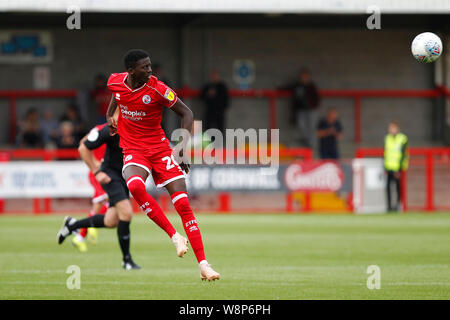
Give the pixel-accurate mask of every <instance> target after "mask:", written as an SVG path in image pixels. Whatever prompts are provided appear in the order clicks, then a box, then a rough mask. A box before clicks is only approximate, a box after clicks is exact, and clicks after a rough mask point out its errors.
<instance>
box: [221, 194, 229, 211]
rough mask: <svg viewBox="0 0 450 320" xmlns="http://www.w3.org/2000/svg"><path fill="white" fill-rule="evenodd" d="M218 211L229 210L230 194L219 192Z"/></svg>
mask: <svg viewBox="0 0 450 320" xmlns="http://www.w3.org/2000/svg"><path fill="white" fill-rule="evenodd" d="M219 212H221V213H229V212H230V194H229V193H227V192H223V193H220V194H219Z"/></svg>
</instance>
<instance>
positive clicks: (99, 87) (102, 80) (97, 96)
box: [90, 74, 112, 124]
mask: <svg viewBox="0 0 450 320" xmlns="http://www.w3.org/2000/svg"><path fill="white" fill-rule="evenodd" d="M106 84H107V80H106V77H105V75H103V74H98V75H97V76H96V77H95V79H94V88H93V89H92V90H91V92H90V95H91V99H92V100H93V101H94V103H95V106H96V108H97V124H102V123H105V122H106V111H107V110H108V107H109V102H110V101H111V95H112V93H111V91H109V89H108V87H107V85H106Z"/></svg>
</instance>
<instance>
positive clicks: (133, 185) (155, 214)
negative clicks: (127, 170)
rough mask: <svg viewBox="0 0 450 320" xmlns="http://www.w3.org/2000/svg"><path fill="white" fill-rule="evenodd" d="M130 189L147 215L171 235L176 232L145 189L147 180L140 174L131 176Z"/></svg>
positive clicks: (128, 184)
mask: <svg viewBox="0 0 450 320" xmlns="http://www.w3.org/2000/svg"><path fill="white" fill-rule="evenodd" d="M127 186H128V190H130V192H131V194H132V195H133V198H134V199H135V200H136V202H137V203H138V204H139V206H140V207H141V209H142V210H143V211H144V212H145V214H146V215H147V217H149V218H150V219H152V220H153V222H155V223H156V224H157V225H158V226H159V227H160V228H161V229H163V230H164V231H165V232H166V233H167V234H168V235H169V237H171V238H172V236H173V235H174V234H175V233H176V230H175V229H174V227H173V226H172V224H171V223H170V221H169V220H168V219H167V217H166V216H165V214H164V213H163V212H162V210H161V208H160V206H159V205H158V203H157V202H156V201H155V199H153V198H152V197H151V196H150V195H149V194H148V193H147V190H146V189H145V181H144V179H142V178H141V177H140V176H138V175H135V176H131V177H130V178H129V179H128V180H127Z"/></svg>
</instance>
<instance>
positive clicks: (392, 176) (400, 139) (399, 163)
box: [384, 122, 409, 211]
mask: <svg viewBox="0 0 450 320" xmlns="http://www.w3.org/2000/svg"><path fill="white" fill-rule="evenodd" d="M388 132H389V133H388V134H387V135H386V137H385V139H384V168H385V169H386V173H387V185H386V192H387V207H388V211H398V210H399V209H400V206H401V191H400V190H401V172H402V171H404V170H407V169H408V162H409V156H408V151H407V146H408V137H407V136H406V135H405V134H403V133H401V132H400V126H399V125H398V123H396V122H390V123H389V127H388ZM392 182H394V184H395V185H396V192H397V202H396V204H395V205H394V206H393V205H392V204H391V184H392Z"/></svg>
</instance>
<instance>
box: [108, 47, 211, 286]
mask: <svg viewBox="0 0 450 320" xmlns="http://www.w3.org/2000/svg"><path fill="white" fill-rule="evenodd" d="M124 63H125V68H126V70H127V71H126V72H123V73H113V74H112V75H111V76H110V77H109V79H108V88H109V90H110V91H111V92H112V93H113V95H112V98H111V102H110V105H109V108H108V111H107V114H106V118H107V120H108V124H109V126H110V128H111V130H117V133H118V134H119V136H120V147H121V148H122V150H123V156H124V161H123V169H122V173H123V176H124V178H125V180H126V181H127V185H128V189H129V190H130V192H131V194H132V195H133V198H134V199H135V200H136V201H137V203H138V204H139V205H140V207H141V209H142V210H143V211H144V212H145V213H146V214H147V216H148V217H149V218H150V219H152V220H153V221H154V222H155V223H156V224H157V225H158V226H159V227H160V228H162V229H163V230H164V231H165V232H166V233H167V235H168V236H169V237H170V238H171V239H172V241H173V243H174V245H175V247H176V249H177V254H178V256H179V257H183V255H184V254H185V253H186V251H187V243H188V241H187V240H186V238H184V237H183V236H181V235H180V234H179V233H178V232H177V231H176V230H175V229H174V227H173V226H172V224H171V223H170V222H169V220H168V219H167V217H166V216H165V214H164V213H163V212H162V210H161V208H160V207H159V205H158V203H157V202H156V201H155V199H153V198H152V197H151V196H150V195H149V194H148V193H147V191H146V188H145V181H146V179H147V177H148V176H149V175H150V174H151V175H152V178H153V180H154V182H155V185H156V186H157V187H158V188H162V187H165V188H166V189H167V191H168V192H169V194H170V196H171V198H172V202H173V204H174V207H175V209H176V211H177V212H178V214H179V215H180V217H181V220H182V222H183V227H184V229H185V232H186V234H187V237H188V239H189V242H190V243H191V246H192V249H193V251H194V254H195V256H196V258H197V261H198V263H199V267H200V277H201V279H202V280H209V281H211V280H216V279H219V278H220V275H219V273H217V272H216V271H214V270H213V269H212V267H211V265H210V264H208V262H207V260H206V258H205V253H204V249H203V241H202V236H201V234H200V230H199V227H198V225H197V220H196V219H195V217H194V214H193V212H192V209H191V207H190V204H189V200H188V196H187V191H186V183H185V179H184V178H185V174H187V173H188V172H189V164H187V163H183V162H181V163H180V164H178V163H177V161H176V160H175V158H174V156H173V154H172V148H171V147H170V144H169V141H168V139H167V138H166V136H165V134H164V131H163V129H162V128H161V119H162V110H163V108H170V109H171V110H172V111H174V112H175V113H176V114H177V115H178V116H180V117H181V127H182V128H183V129H186V130H187V131H189V132H190V131H191V128H192V122H193V114H192V111H191V110H190V109H189V108H188V107H187V106H186V105H185V104H184V103H183V102H182V101H181V100H180V99H179V98H178V97H177V94H176V93H175V92H174V91H173V90H172V89H171V88H169V87H168V86H166V85H165V84H164V83H163V82H161V81H159V80H158V79H157V78H156V77H154V76H152V68H151V62H150V57H149V55H148V53H147V52H145V51H143V50H139V49H134V50H130V51H129V52H127V54H126V55H125V57H124ZM117 107H119V117H118V120H117V122H116V121H115V120H114V117H113V116H114V113H115V111H116V109H117ZM181 143H183V144H184V145H185V144H186V143H187V137H186V138H184V139H183V141H182V142H181Z"/></svg>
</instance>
